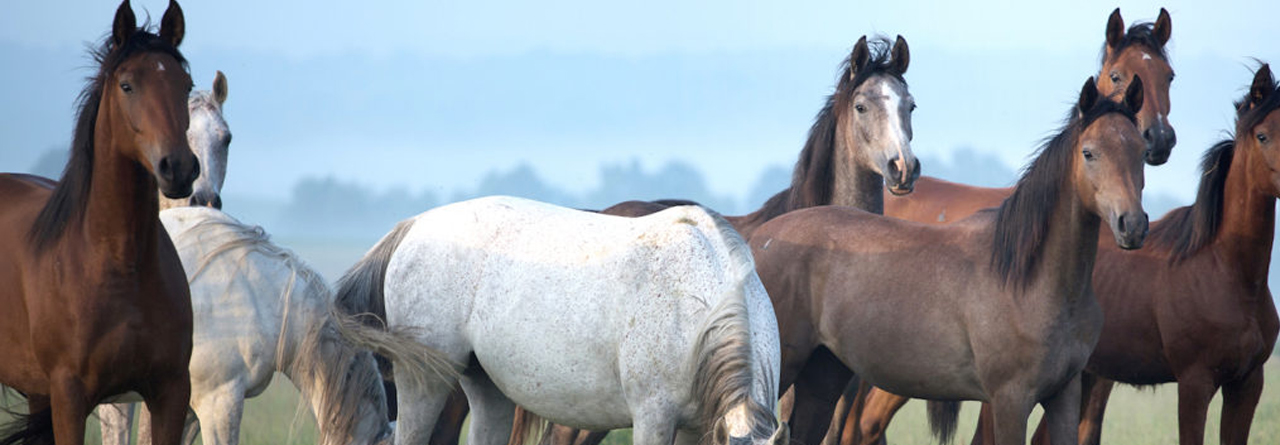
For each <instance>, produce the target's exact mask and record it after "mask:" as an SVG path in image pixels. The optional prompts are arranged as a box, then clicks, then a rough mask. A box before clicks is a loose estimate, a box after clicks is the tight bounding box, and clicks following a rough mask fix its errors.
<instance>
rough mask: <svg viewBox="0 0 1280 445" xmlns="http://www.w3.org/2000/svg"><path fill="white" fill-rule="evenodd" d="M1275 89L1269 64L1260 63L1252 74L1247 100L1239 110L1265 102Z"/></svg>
mask: <svg viewBox="0 0 1280 445" xmlns="http://www.w3.org/2000/svg"><path fill="white" fill-rule="evenodd" d="M1275 90H1276V81H1275V79H1274V78H1272V77H1271V65H1268V64H1265V63H1264V64H1262V67H1260V68H1258V72H1257V73H1255V74H1254V75H1253V86H1250V87H1249V101H1248V102H1246V103H1245V104H1243V105H1241V111H1244V110H1248V109H1251V108H1253V107H1255V106H1258V105H1261V104H1262V103H1263V102H1266V100H1267V99H1268V98H1270V97H1271V95H1272V94H1273V93H1274V92H1275Z"/></svg>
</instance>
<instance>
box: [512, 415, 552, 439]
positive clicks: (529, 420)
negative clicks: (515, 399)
mask: <svg viewBox="0 0 1280 445" xmlns="http://www.w3.org/2000/svg"><path fill="white" fill-rule="evenodd" d="M550 426H551V422H548V421H547V419H543V418H542V416H539V415H537V414H534V413H533V412H532V411H528V410H526V409H524V407H520V406H517V407H516V416H515V419H513V420H512V421H511V438H510V439H509V440H507V445H528V444H534V445H536V444H539V443H542V436H543V435H544V434H546V433H549V432H550V431H551V429H550Z"/></svg>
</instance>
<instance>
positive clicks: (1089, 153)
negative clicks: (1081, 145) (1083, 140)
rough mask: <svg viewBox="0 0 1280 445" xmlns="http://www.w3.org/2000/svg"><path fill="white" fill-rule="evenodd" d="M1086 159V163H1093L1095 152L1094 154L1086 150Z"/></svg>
mask: <svg viewBox="0 0 1280 445" xmlns="http://www.w3.org/2000/svg"><path fill="white" fill-rule="evenodd" d="M1084 159H1085V160H1086V161H1092V160H1093V152H1092V151H1089V150H1087V149H1086V150H1084Z"/></svg>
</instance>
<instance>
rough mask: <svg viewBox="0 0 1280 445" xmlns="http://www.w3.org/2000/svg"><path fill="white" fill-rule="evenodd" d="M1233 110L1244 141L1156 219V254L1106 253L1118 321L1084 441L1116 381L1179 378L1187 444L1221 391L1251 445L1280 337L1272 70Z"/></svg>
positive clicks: (1229, 426)
mask: <svg viewBox="0 0 1280 445" xmlns="http://www.w3.org/2000/svg"><path fill="white" fill-rule="evenodd" d="M1233 105H1234V107H1235V109H1236V128H1235V132H1234V136H1233V137H1232V139H1227V140H1224V141H1221V142H1219V143H1217V144H1214V145H1213V146H1212V147H1210V148H1209V150H1208V151H1206V152H1205V154H1204V159H1203V161H1202V162H1201V171H1202V172H1203V174H1202V175H1201V176H1200V186H1199V189H1198V191H1197V193H1196V201H1195V202H1194V203H1193V204H1191V205H1190V206H1185V207H1180V208H1177V209H1174V210H1172V211H1170V212H1169V213H1168V214H1166V215H1165V216H1164V218H1161V219H1160V220H1158V221H1156V222H1155V223H1153V224H1152V226H1151V236H1150V238H1149V240H1150V241H1149V246H1148V247H1147V249H1145V250H1144V251H1142V252H1125V251H1118V250H1115V249H1110V248H1107V249H1100V250H1099V251H1098V268H1097V269H1095V271H1094V274H1093V287H1094V289H1096V290H1097V294H1098V301H1099V302H1100V303H1101V304H1102V309H1103V311H1104V312H1105V313H1106V314H1107V317H1106V321H1105V322H1104V323H1103V325H1102V336H1101V337H1100V338H1099V340H1098V345H1097V347H1096V348H1094V350H1093V354H1092V355H1091V356H1090V357H1089V362H1088V364H1087V365H1086V366H1085V371H1084V376H1085V378H1084V380H1083V381H1084V382H1085V385H1084V386H1083V388H1082V396H1083V398H1084V401H1085V404H1084V406H1083V407H1082V413H1081V417H1082V419H1081V423H1080V434H1081V437H1082V441H1081V442H1080V443H1084V444H1095V445H1096V444H1098V443H1100V442H1101V440H1102V437H1101V436H1102V418H1103V415H1104V412H1105V409H1106V403H1107V399H1108V398H1109V397H1110V395H1111V388H1112V387H1113V386H1114V385H1115V382H1120V383H1127V384H1131V385H1156V384H1161V383H1169V382H1177V384H1178V443H1180V444H1182V445H1198V444H1202V443H1204V435H1205V431H1204V424H1205V417H1206V415H1207V412H1208V409H1209V399H1211V398H1213V395H1214V394H1215V393H1216V392H1218V390H1219V389H1221V390H1222V395H1223V398H1222V399H1223V403H1222V422H1221V431H1220V432H1219V435H1220V442H1219V443H1222V444H1231V445H1234V444H1245V443H1248V441H1249V428H1250V427H1251V424H1252V423H1253V413H1254V409H1255V408H1257V405H1258V400H1259V398H1260V397H1261V395H1262V379H1263V377H1262V374H1263V369H1262V365H1263V364H1264V363H1265V362H1266V361H1267V359H1268V358H1270V356H1271V351H1272V350H1273V348H1275V344H1276V335H1277V332H1278V331H1280V321H1277V315H1276V307H1275V302H1274V300H1272V298H1271V290H1270V288H1269V287H1268V286H1267V270H1268V267H1269V266H1270V263H1271V243H1272V241H1274V239H1275V225H1276V224H1275V223H1276V221H1275V206H1276V197H1278V196H1280V181H1278V180H1277V179H1276V178H1280V174H1278V172H1280V160H1277V159H1276V158H1275V157H1274V156H1272V155H1271V150H1273V147H1275V145H1276V142H1275V141H1273V139H1274V138H1275V137H1276V136H1280V113H1277V112H1276V110H1277V109H1278V108H1280V86H1278V85H1277V84H1276V81H1275V78H1274V77H1273V76H1272V73H1271V67H1270V66H1269V65H1265V64H1264V65H1262V66H1261V67H1260V68H1259V69H1258V70H1257V72H1256V73H1255V74H1254V78H1253V82H1252V84H1251V86H1250V88H1249V91H1248V93H1246V94H1245V96H1244V97H1243V98H1241V99H1240V100H1238V101H1236V102H1235V103H1234V104H1233ZM1133 277H1140V279H1133ZM984 414H985V412H984ZM980 432H981V431H980ZM984 439H986V436H984V437H981V438H975V440H974V442H975V443H978V442H982V441H984ZM1044 439H1045V438H1044V437H1043V434H1037V437H1036V443H1046V442H1045V441H1044Z"/></svg>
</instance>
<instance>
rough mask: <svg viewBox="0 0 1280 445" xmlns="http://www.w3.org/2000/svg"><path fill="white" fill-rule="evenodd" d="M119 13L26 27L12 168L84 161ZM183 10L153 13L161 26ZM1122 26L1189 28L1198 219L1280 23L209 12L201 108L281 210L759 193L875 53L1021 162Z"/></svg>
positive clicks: (1093, 13) (22, 8)
mask: <svg viewBox="0 0 1280 445" xmlns="http://www.w3.org/2000/svg"><path fill="white" fill-rule="evenodd" d="M116 5H117V4H115V3H113V2H110V1H92V2H90V1H79V0H76V1H59V2H15V3H14V4H11V5H7V6H6V12H5V14H3V15H0V84H4V85H6V86H7V87H9V88H11V90H10V91H11V92H9V93H6V94H5V95H4V97H5V100H3V101H0V135H5V136H6V139H8V140H7V141H0V170H22V169H25V168H27V167H28V166H29V165H30V163H31V162H32V161H34V159H35V158H36V157H37V156H38V154H39V152H40V151H41V150H45V149H48V148H50V147H56V146H62V145H65V141H66V139H67V138H68V133H69V131H70V128H71V110H70V108H71V103H72V101H73V100H74V97H75V94H76V92H77V91H78V89H79V88H80V86H81V83H80V78H81V77H82V76H83V75H85V74H86V72H85V71H84V70H81V69H79V68H81V67H83V66H84V64H85V63H86V59H85V58H84V56H83V51H82V48H83V43H84V42H88V41H94V40H96V39H98V38H99V37H101V36H102V35H103V34H104V33H105V32H107V30H108V28H109V25H110V20H111V17H112V14H113V12H114V9H115V7H116ZM165 5H166V2H164V1H159V0H145V1H135V2H134V8H135V10H136V11H142V10H143V9H146V10H149V11H150V12H151V14H152V16H153V17H155V19H156V20H158V18H159V16H160V15H161V14H162V12H163V11H164V8H165ZM1116 6H1120V7H1121V9H1122V13H1123V14H1124V16H1125V19H1126V22H1127V23H1128V22H1132V21H1134V20H1137V19H1141V20H1151V19H1153V18H1154V17H1155V15H1156V13H1157V11H1158V10H1159V8H1160V7H1161V6H1165V7H1167V8H1168V9H1169V11H1170V12H1171V14H1172V16H1173V39H1172V42H1171V43H1170V49H1171V55H1172V58H1173V65H1174V68H1175V70H1177V71H1178V73H1179V77H1178V80H1177V81H1176V82H1175V83H1174V86H1173V91H1172V96H1173V97H1172V102H1173V112H1172V113H1171V114H1170V119H1171V121H1172V122H1173V125H1174V126H1175V127H1176V128H1177V130H1178V137H1179V144H1178V146H1177V148H1176V149H1175V151H1174V154H1173V158H1172V160H1171V162H1170V163H1169V164H1167V165H1166V166H1162V167H1159V168H1149V169H1148V170H1147V175H1148V182H1147V183H1148V190H1149V191H1155V192H1160V193H1167V194H1171V195H1174V196H1177V197H1181V198H1185V199H1188V200H1189V199H1190V197H1191V196H1192V194H1193V188H1194V185H1193V184H1194V182H1195V181H1194V178H1196V174H1195V164H1196V160H1197V159H1198V158H1199V154H1200V152H1202V151H1203V150H1204V149H1205V148H1207V147H1208V146H1209V145H1210V144H1211V143H1212V142H1213V141H1214V140H1216V139H1218V138H1220V137H1221V136H1222V133H1221V130H1223V129H1226V128H1228V127H1229V125H1230V123H1231V113H1230V107H1229V103H1230V101H1231V100H1234V99H1235V98H1236V97H1238V96H1239V94H1240V93H1242V92H1243V88H1244V86H1245V85H1246V84H1247V82H1248V81H1249V80H1250V71H1249V69H1250V67H1251V65H1250V64H1251V63H1252V62H1251V59H1250V58H1251V57H1256V58H1259V59H1262V60H1264V61H1272V62H1280V47H1278V46H1276V42H1280V27H1277V26H1275V22H1274V20H1275V17H1280V14H1277V13H1278V12H1280V3H1278V2H1271V1H1246V2H1203V1H1178V2H1161V3H1156V2H1146V1H1135V2H1122V3H1114V2H1093V1H1086V2H1025V1H991V2H941V1H940V2H877V3H876V4H866V2H848V1H846V2H742V1H709V2H684V1H649V2H628V3H622V4H618V3H616V2H598V1H569V2H546V1H540V2H511V1H466V2H411V1H404V2H400V1H370V2H359V3H358V4H357V3H356V2H344V3H333V2H323V1H307V2H304V1H292V0H284V1H271V2H263V1H244V0H223V1H199V2H197V1H189V2H186V3H184V4H183V8H184V10H185V11H186V17H187V39H186V41H185V43H184V44H183V46H182V49H183V50H184V52H185V54H186V55H187V57H188V58H189V59H190V60H191V68H192V74H193V76H194V78H195V79H196V81H197V84H198V87H200V88H207V87H208V84H209V82H210V81H211V79H212V77H213V72H214V70H215V69H221V70H223V71H224V72H226V73H227V75H228V77H229V79H230V84H231V93H230V99H229V101H228V104H227V119H228V121H229V122H230V125H231V127H232V131H233V132H234V133H235V135H236V137H235V142H234V143H233V145H232V148H231V150H232V160H231V164H230V166H229V172H228V179H227V190H228V192H229V193H262V194H265V195H268V196H274V197H282V196H285V195H286V194H287V191H288V190H287V189H288V186H289V185H290V184H292V183H293V182H295V181H296V180H297V179H298V178H299V177H302V176H305V175H327V174H332V175H335V176H338V177H340V178H344V179H349V180H353V181H358V182H361V183H365V184H369V185H371V186H374V187H381V188H386V187H395V186H403V187H409V188H413V189H420V188H432V189H439V190H453V189H456V188H459V187H466V186H469V185H471V184H473V183H474V182H475V181H476V180H478V179H479V178H480V176H481V175H482V174H483V173H484V172H486V171H489V170H492V169H503V168H511V167H512V166H514V165H516V164H519V163H522V162H524V163H530V164H532V165H533V166H534V167H535V168H536V169H537V170H538V171H539V173H541V174H543V175H545V176H546V177H547V179H548V180H549V181H551V182H554V183H557V184H560V185H564V186H567V187H575V186H581V187H586V185H587V184H596V183H598V182H599V181H606V180H608V179H607V178H600V177H599V165H600V164H602V163H623V162H629V161H630V160H631V159H639V160H640V161H641V162H642V163H643V164H645V165H648V166H655V167H656V166H658V165H661V164H662V163H664V162H667V161H669V160H672V159H683V160H687V161H689V162H692V163H693V164H695V165H697V166H698V167H699V168H700V169H702V170H703V171H704V172H705V173H706V174H707V176H708V179H709V180H710V183H711V186H712V188H713V189H715V190H717V191H720V192H724V193H733V194H738V195H740V194H741V193H744V192H745V190H746V189H747V188H748V187H749V186H750V185H751V183H752V181H754V180H755V179H756V178H757V176H758V174H759V172H760V171H762V170H764V169H765V168H766V167H767V166H769V165H775V164H785V165H790V164H791V163H792V162H794V160H795V157H796V154H797V153H798V151H799V148H800V145H801V143H802V141H803V138H804V134H805V132H806V131H807V129H808V125H809V123H810V120H811V119H812V116H813V113H815V112H816V111H817V109H818V108H819V106H820V105H821V101H822V98H823V97H824V96H825V94H827V93H828V92H829V91H830V88H831V85H832V83H833V81H834V71H835V67H836V65H837V63H838V62H839V61H840V60H841V59H843V58H844V57H845V56H846V54H847V51H848V49H849V47H850V46H851V45H852V44H853V42H854V41H856V40H857V39H858V37H859V36H861V35H863V34H873V33H884V34H888V35H890V36H892V35H894V34H902V35H904V36H905V37H906V38H907V40H908V41H909V42H910V44H911V47H912V66H911V69H910V71H909V72H908V73H907V79H908V81H909V82H910V83H911V89H912V92H913V94H914V95H915V96H916V99H917V101H918V102H919V104H920V109H919V110H918V111H917V112H916V115H915V122H914V123H915V133H916V134H915V136H916V139H915V142H914V149H915V150H916V152H917V154H919V155H921V156H922V157H932V158H935V159H947V158H948V156H949V154H950V153H951V151H952V150H954V149H956V148H958V147H972V148H973V149H975V150H977V151H980V152H988V153H993V154H995V155H997V156H998V157H999V158H1000V159H1002V160H1004V162H1005V163H1007V164H1009V165H1014V166H1018V165H1021V163H1022V162H1023V161H1024V160H1025V158H1026V156H1027V155H1028V154H1029V153H1030V152H1031V151H1032V149H1033V148H1034V146H1035V144H1036V142H1037V141H1038V140H1039V139H1040V138H1042V137H1043V136H1045V135H1046V134H1047V133H1048V132H1049V131H1050V130H1052V129H1054V128H1056V127H1057V125H1058V122H1059V119H1060V118H1061V116H1062V115H1063V113H1064V112H1065V111H1066V109H1067V107H1068V106H1069V104H1070V101H1071V100H1072V99H1074V97H1075V95H1076V93H1077V92H1078V89H1079V87H1080V85H1081V84H1082V83H1083V81H1084V79H1085V78H1086V77H1087V76H1089V75H1092V74H1094V73H1095V71H1096V69H1097V56H1098V49H1099V48H1100V45H1101V43H1102V40H1103V29H1104V25H1105V22H1106V17H1107V14H1109V13H1110V11H1111V10H1112V9H1113V8H1115V7H1116ZM23 62H30V63H23ZM924 169H925V174H928V173H929V171H928V165H927V164H926V165H925V166H924Z"/></svg>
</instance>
